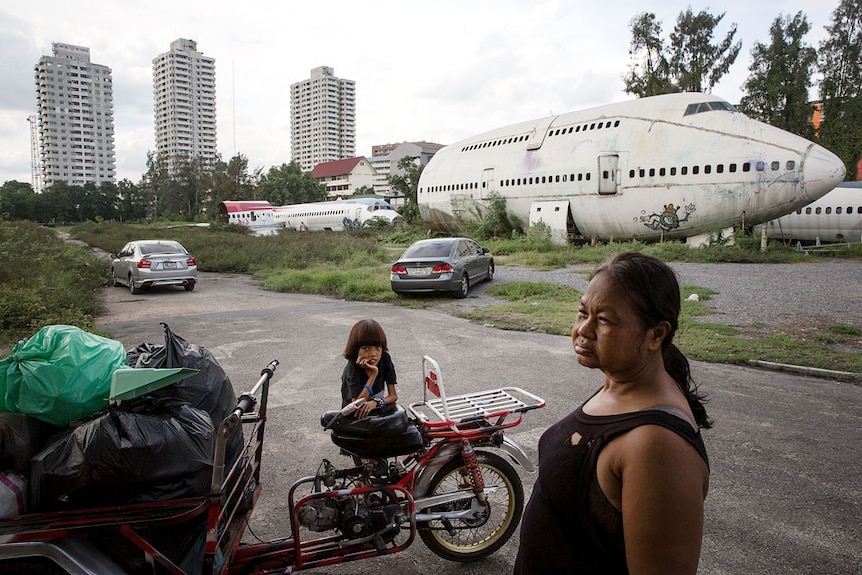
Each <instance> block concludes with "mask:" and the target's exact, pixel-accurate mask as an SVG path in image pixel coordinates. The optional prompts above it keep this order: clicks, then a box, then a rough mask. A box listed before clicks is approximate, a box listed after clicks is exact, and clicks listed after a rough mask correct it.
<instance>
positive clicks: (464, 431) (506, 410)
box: [408, 355, 545, 437]
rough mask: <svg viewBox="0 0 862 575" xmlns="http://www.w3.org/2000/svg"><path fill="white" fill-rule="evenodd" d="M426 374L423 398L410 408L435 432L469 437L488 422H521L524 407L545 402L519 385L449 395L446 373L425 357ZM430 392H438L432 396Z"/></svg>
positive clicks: (503, 424) (501, 424)
mask: <svg viewBox="0 0 862 575" xmlns="http://www.w3.org/2000/svg"><path fill="white" fill-rule="evenodd" d="M422 371H423V373H424V376H425V385H424V391H423V401H421V402H418V403H411V404H410V405H409V407H408V408H409V410H410V412H411V413H412V414H413V415H414V416H415V417H416V419H418V420H419V421H421V422H422V423H423V424H425V425H426V426H427V427H428V428H429V431H430V432H431V433H432V434H434V433H435V432H440V431H443V430H444V429H445V430H450V431H451V432H454V433H455V434H457V435H461V436H466V437H469V436H470V435H475V434H478V433H487V431H488V429H487V426H488V425H491V426H494V427H500V428H507V427H513V426H515V425H518V424H519V423H520V421H521V415H520V414H522V413H524V412H525V411H530V410H532V409H538V408H540V407H544V406H545V400H544V399H542V398H541V397H538V396H536V395H533V394H532V393H530V392H528V391H524V390H523V389H521V388H519V387H502V388H498V389H492V390H486V391H477V392H473V393H467V394H463V395H456V396H453V397H446V392H445V389H444V387H443V374H442V372H441V371H440V366H439V365H438V364H437V362H436V361H435V360H433V359H432V358H430V357H428V356H427V355H426V356H424V357H423V358H422ZM429 394H430V395H433V396H435V397H434V398H429ZM512 414H518V417H517V419H514V420H511V421H508V422H507V421H506V418H507V416H509V415H512Z"/></svg>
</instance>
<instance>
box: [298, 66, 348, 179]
mask: <svg viewBox="0 0 862 575" xmlns="http://www.w3.org/2000/svg"><path fill="white" fill-rule="evenodd" d="M290 153H291V157H292V159H293V160H295V161H297V162H299V165H300V167H301V168H302V170H303V171H305V172H309V171H311V170H313V169H314V167H315V166H316V165H317V164H320V163H321V162H332V161H335V160H343V159H346V158H352V157H354V156H355V153H356V82H354V81H353V80H343V79H341V78H336V77H335V74H334V70H333V69H332V68H330V67H328V66H320V67H318V68H314V69H313V70H312V71H311V78H309V79H308V80H303V81H302V82H297V83H295V84H291V86H290Z"/></svg>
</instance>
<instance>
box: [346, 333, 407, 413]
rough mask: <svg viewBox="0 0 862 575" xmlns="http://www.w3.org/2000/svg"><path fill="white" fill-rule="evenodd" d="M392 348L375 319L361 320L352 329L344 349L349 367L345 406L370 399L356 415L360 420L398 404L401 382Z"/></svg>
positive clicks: (347, 368)
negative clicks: (396, 371) (376, 410)
mask: <svg viewBox="0 0 862 575" xmlns="http://www.w3.org/2000/svg"><path fill="white" fill-rule="evenodd" d="M388 349H389V348H388V347H387V344H386V334H385V333H384V331H383V328H382V327H381V326H380V324H379V323H377V322H376V321H374V320H373V319H363V320H360V321H358V322H356V324H354V326H353V327H352V328H351V329H350V335H348V336H347V345H346V346H345V348H344V357H345V358H346V359H347V365H345V366H344V371H342V372H341V405H342V407H344V406H345V405H347V404H348V403H351V402H353V401H356V400H357V399H359V398H363V399H367V401H366V402H365V404H364V405H363V406H362V407H361V408H359V410H358V411H357V412H356V417H358V418H363V417H366V416H367V415H368V414H369V413H371V411H372V410H374V409H377V408H383V407H386V406H390V405H395V403H396V402H397V401H398V392H397V391H396V388H395V386H396V385H397V384H398V380H397V377H396V375H395V365H394V364H393V363H392V358H391V357H390V356H389V350H388ZM384 392H385V393H384Z"/></svg>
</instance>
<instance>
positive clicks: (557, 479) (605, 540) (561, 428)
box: [514, 405, 709, 575]
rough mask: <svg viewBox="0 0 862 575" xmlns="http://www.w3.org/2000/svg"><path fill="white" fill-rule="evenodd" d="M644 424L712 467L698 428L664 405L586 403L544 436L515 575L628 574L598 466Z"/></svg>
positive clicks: (618, 521)
mask: <svg viewBox="0 0 862 575" xmlns="http://www.w3.org/2000/svg"><path fill="white" fill-rule="evenodd" d="M671 409H673V408H671ZM641 425H660V426H661V427H665V428H667V429H670V430H671V431H673V432H674V433H676V434H677V435H679V436H680V437H682V438H683V439H685V440H686V441H687V442H688V443H690V444H691V445H692V447H694V448H695V449H696V450H697V452H698V453H699V454H700V456H701V457H702V458H703V460H704V461H705V462H706V463H707V465H709V460H708V459H707V456H706V448H705V447H704V444H703V438H702V437H701V435H700V432H699V431H697V432H696V431H695V430H694V428H693V427H692V425H691V423H689V422H688V420H687V419H682V418H681V417H678V416H676V415H672V414H671V413H669V412H668V410H666V408H665V406H657V407H656V408H651V409H645V410H643V411H636V412H632V413H624V414H620V415H606V416H594V415H588V414H586V413H584V411H583V405H581V407H579V408H578V409H577V410H575V411H573V412H572V413H570V414H569V415H567V416H566V417H565V418H563V419H562V420H560V421H559V422H557V423H556V424H554V425H553V426H551V427H550V428H548V430H547V431H545V433H544V434H542V437H541V439H540V440H539V476H538V478H537V480H536V483H535V485H534V486H533V494H532V496H531V497H530V502H529V503H528V504H527V508H526V510H525V511H524V517H523V519H522V522H521V543H520V548H519V550H518V557H517V560H516V562H515V570H514V574H515V575H545V574H547V575H551V574H553V575H563V574H566V573H572V574H578V575H589V574H601V575H612V574H613V575H616V574H627V573H628V568H627V567H626V555H625V544H624V540H623V528H622V527H623V525H622V514H621V513H620V512H619V511H618V510H617V509H616V508H615V507H614V506H613V505H611V503H610V501H608V499H607V498H606V497H605V495H604V493H603V492H602V490H601V487H600V486H599V482H598V475H597V473H596V464H597V462H598V456H599V452H600V451H601V450H602V448H603V447H604V446H605V445H606V444H607V443H608V442H609V441H610V440H611V439H613V438H614V437H616V436H618V435H620V434H622V433H625V432H627V431H630V430H631V429H634V428H635V427H639V426H641Z"/></svg>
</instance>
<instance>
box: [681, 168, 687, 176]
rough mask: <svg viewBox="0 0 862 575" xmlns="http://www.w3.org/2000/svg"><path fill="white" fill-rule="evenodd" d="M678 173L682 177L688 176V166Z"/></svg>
mask: <svg viewBox="0 0 862 575" xmlns="http://www.w3.org/2000/svg"><path fill="white" fill-rule="evenodd" d="M679 173H680V174H682V175H683V176H685V175H688V166H683V167H682V168H681V169H680V172H679Z"/></svg>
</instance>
